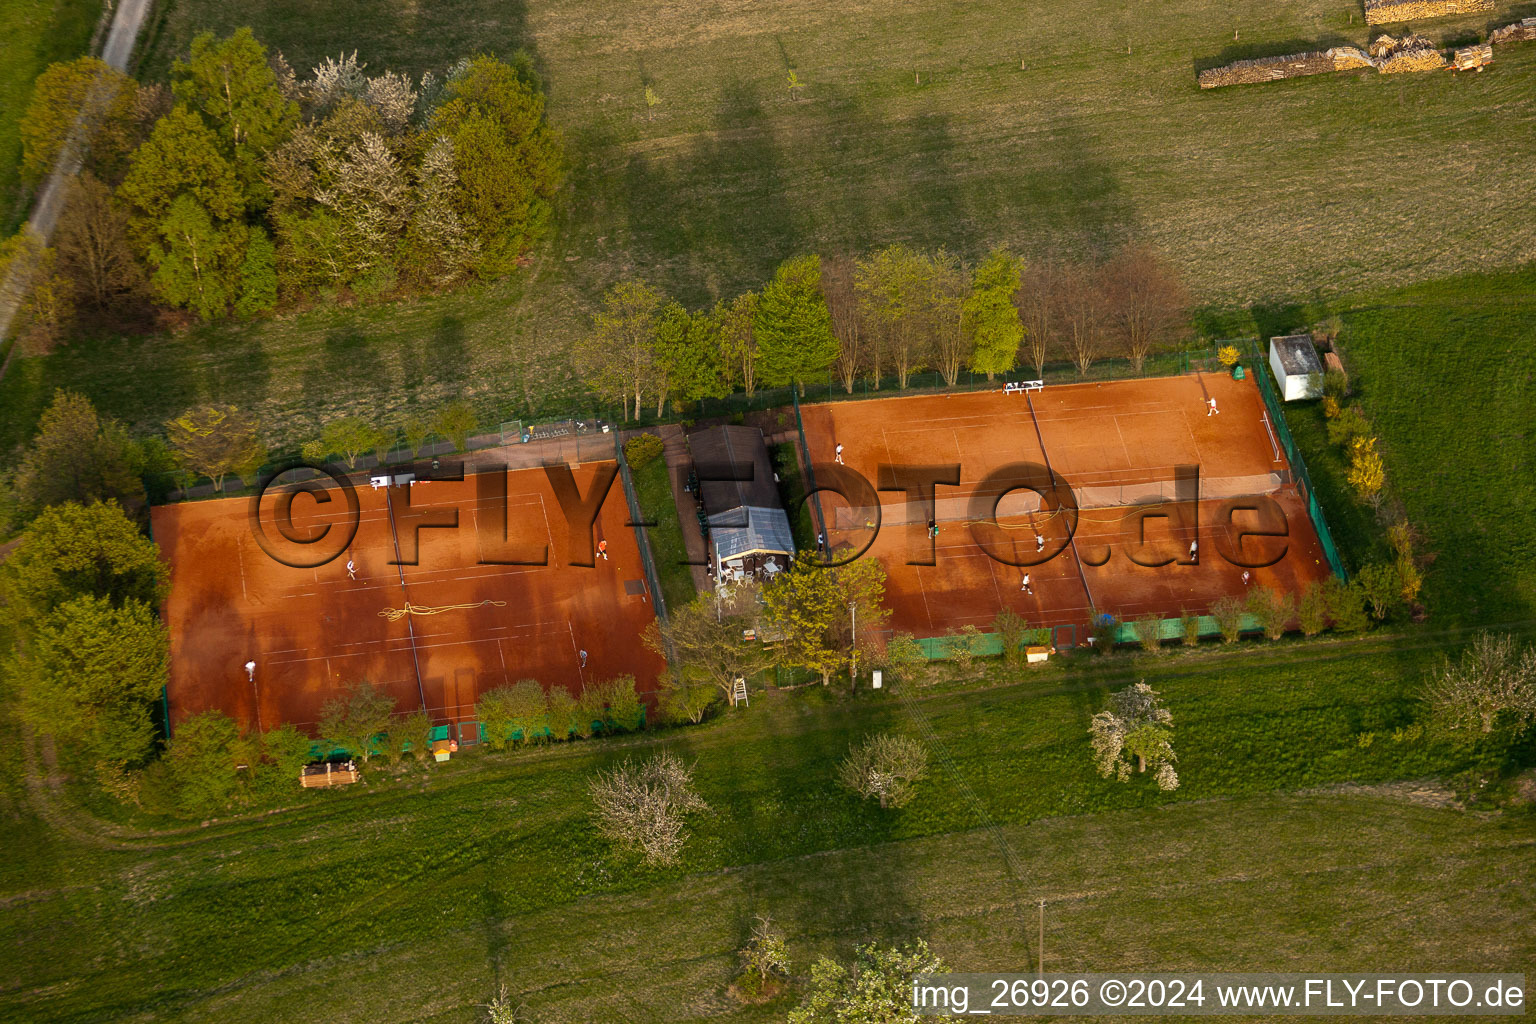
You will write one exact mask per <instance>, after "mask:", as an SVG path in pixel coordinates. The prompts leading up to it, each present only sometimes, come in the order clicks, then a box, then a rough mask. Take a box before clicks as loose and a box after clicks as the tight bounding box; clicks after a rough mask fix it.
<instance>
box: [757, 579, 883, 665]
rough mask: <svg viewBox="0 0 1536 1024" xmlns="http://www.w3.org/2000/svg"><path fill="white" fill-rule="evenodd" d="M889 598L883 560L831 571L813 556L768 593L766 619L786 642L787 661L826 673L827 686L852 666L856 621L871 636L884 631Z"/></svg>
mask: <svg viewBox="0 0 1536 1024" xmlns="http://www.w3.org/2000/svg"><path fill="white" fill-rule="evenodd" d="M884 597H885V570H884V569H883V568H881V566H880V563H879V561H878V560H876V559H873V558H861V559H858V560H856V561H853V562H850V563H848V564H847V565H841V566H835V567H829V566H825V565H822V564H821V563H820V562H818V561H817V560H816V558H815V556H814V555H812V554H811V553H810V552H808V551H802V552H800V554H799V555H797V556H796V558H795V561H794V564H793V565H791V567H790V569H789V571H788V572H783V573H780V574H778V576H776V577H774V579H773V580H772V581H771V582H769V583H768V584H766V585H765V586H764V587H763V590H762V604H763V614H764V616H765V618H766V619H767V621H768V624H769V626H770V628H771V629H772V630H773V632H774V633H776V634H778V635H780V636H782V637H784V641H783V646H782V647H781V649H780V650H781V652H782V657H783V658H784V660H785V661H786V662H787V663H789V664H791V665H798V666H800V667H801V668H805V669H808V670H810V671H812V672H818V673H820V674H821V681H822V683H823V685H825V684H826V683H827V682H829V681H830V679H831V675H832V673H833V672H836V671H838V670H839V669H840V668H842V667H843V666H845V665H847V664H848V662H849V658H850V656H851V655H852V653H853V650H854V644H855V642H856V638H855V637H854V636H853V628H854V622H853V619H854V617H855V615H856V616H857V620H858V627H859V628H860V629H861V630H864V631H866V633H865V635H870V633H872V632H873V631H877V630H879V629H880V627H881V625H882V624H883V623H884V621H885V618H886V615H887V612H886V610H885V607H884V604H883V601H884ZM850 605H851V606H853V608H852V610H850ZM860 646H865V645H863V644H861V645H860Z"/></svg>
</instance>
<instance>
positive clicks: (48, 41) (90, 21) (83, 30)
mask: <svg viewBox="0 0 1536 1024" xmlns="http://www.w3.org/2000/svg"><path fill="white" fill-rule="evenodd" d="M100 15H101V0H0V39H3V40H5V46H4V54H5V59H4V60H0V236H3V235H8V234H10V233H11V232H12V231H14V230H15V229H16V228H17V226H18V225H20V223H21V222H22V221H23V220H25V219H26V207H25V204H23V203H22V202H21V199H22V195H21V179H20V177H19V175H20V171H21V116H22V114H24V113H25V112H26V109H27V104H28V103H29V102H30V101H31V99H32V83H33V81H34V80H35V79H36V78H37V76H38V75H39V74H40V73H42V71H43V69H44V68H46V67H47V66H48V65H49V64H52V63H54V62H55V61H63V60H73V59H74V58H75V57H78V56H80V54H82V53H84V52H85V48H86V45H87V44H88V43H89V42H90V39H91V32H92V31H93V30H94V29H95V28H96V20H97V18H98V17H100Z"/></svg>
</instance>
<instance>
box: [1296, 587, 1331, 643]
mask: <svg viewBox="0 0 1536 1024" xmlns="http://www.w3.org/2000/svg"><path fill="white" fill-rule="evenodd" d="M1297 619H1298V620H1299V624H1300V626H1301V632H1302V634H1303V635H1304V636H1316V635H1317V634H1319V633H1321V632H1322V631H1323V630H1325V629H1327V628H1328V594H1327V591H1326V590H1324V588H1323V585H1322V584H1321V583H1316V582H1313V583H1308V584H1307V589H1306V590H1304V591H1302V592H1301V606H1300V608H1299V609H1298V610H1297Z"/></svg>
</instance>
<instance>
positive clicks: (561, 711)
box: [545, 686, 577, 743]
mask: <svg viewBox="0 0 1536 1024" xmlns="http://www.w3.org/2000/svg"><path fill="white" fill-rule="evenodd" d="M545 700H546V701H547V702H548V705H549V735H550V738H551V739H553V740H554V741H555V742H557V743H560V742H564V741H565V740H568V739H570V738H571V733H573V732H575V730H576V718H577V714H576V706H577V703H576V698H575V697H572V696H571V691H570V690H567V689H566V688H565V687H563V686H552V687H550V689H549V693H548V694H546V695H545Z"/></svg>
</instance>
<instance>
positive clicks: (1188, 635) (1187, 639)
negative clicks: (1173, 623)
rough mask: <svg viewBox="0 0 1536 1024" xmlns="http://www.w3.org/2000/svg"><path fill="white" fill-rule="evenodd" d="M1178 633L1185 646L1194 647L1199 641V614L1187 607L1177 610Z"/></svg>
mask: <svg viewBox="0 0 1536 1024" xmlns="http://www.w3.org/2000/svg"><path fill="white" fill-rule="evenodd" d="M1179 635H1180V638H1181V639H1182V640H1183V641H1184V646H1186V647H1194V646H1195V645H1196V644H1198V643H1199V642H1200V616H1198V615H1196V614H1195V613H1194V612H1192V611H1190V610H1189V609H1188V608H1185V609H1183V610H1181V611H1180V612H1179Z"/></svg>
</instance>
